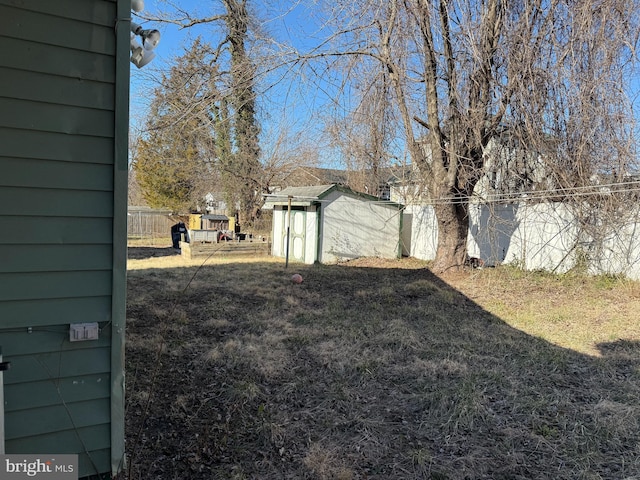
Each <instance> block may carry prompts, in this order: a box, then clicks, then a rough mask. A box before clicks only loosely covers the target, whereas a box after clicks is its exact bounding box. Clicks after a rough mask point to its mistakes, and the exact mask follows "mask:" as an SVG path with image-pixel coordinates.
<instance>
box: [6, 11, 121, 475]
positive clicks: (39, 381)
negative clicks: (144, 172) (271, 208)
mask: <svg viewBox="0 0 640 480" xmlns="http://www.w3.org/2000/svg"><path fill="white" fill-rule="evenodd" d="M129 17H130V3H129V2H126V1H116V0H111V1H109V0H58V1H55V2H52V1H46V0H33V1H29V2H19V1H16V0H0V51H1V52H3V53H2V55H0V112H1V113H0V171H2V175H0V205H2V208H1V210H0V231H1V232H3V234H2V235H1V236H0V286H1V288H0V347H1V348H2V352H3V357H4V360H5V361H10V362H11V369H10V370H8V371H7V372H5V374H4V386H5V392H4V400H5V404H4V408H5V433H6V447H5V449H6V452H7V453H32V454H38V453H43V454H56V453H59V454H62V453H76V454H79V470H80V472H79V474H80V476H81V477H82V476H87V475H92V474H96V473H103V472H115V471H116V470H117V469H118V466H119V465H120V462H121V461H122V458H123V454H124V419H123V417H124V404H123V397H124V381H123V373H122V370H123V351H124V348H123V342H124V317H125V312H124V307H125V305H124V298H125V288H126V285H125V273H126V201H127V195H126V183H127V182H126V176H127V129H128V82H129V62H128V38H129V32H128V29H129V26H128V23H127V21H122V22H121V23H120V24H118V26H117V28H115V29H114V25H116V19H117V18H122V19H125V18H129ZM116 38H118V40H117V41H116ZM116 84H118V88H116ZM84 322H97V323H98V325H99V327H100V332H99V338H98V340H93V341H82V342H70V341H69V328H70V324H71V323H84Z"/></svg>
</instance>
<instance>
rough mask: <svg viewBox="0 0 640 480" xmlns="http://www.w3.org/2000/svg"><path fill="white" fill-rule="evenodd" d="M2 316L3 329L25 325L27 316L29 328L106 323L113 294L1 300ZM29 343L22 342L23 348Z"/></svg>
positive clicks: (1, 334) (5, 335)
mask: <svg viewBox="0 0 640 480" xmlns="http://www.w3.org/2000/svg"><path fill="white" fill-rule="evenodd" d="M0 318H1V319H2V327H3V328H18V327H22V328H24V324H25V319H26V318H28V319H29V327H41V326H49V325H52V324H59V323H63V322H64V323H86V322H106V321H109V320H110V319H111V296H110V295H103V296H95V297H70V298H45V299H42V298H38V299H32V300H29V301H22V300H11V301H4V302H0ZM29 327H27V328H29ZM67 328H68V325H67ZM4 338H7V333H6V331H4V332H3V331H2V330H0V339H4ZM27 346H28V345H21V348H22V349H24V348H26V347H27Z"/></svg>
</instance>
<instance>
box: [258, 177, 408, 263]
mask: <svg viewBox="0 0 640 480" xmlns="http://www.w3.org/2000/svg"><path fill="white" fill-rule="evenodd" d="M263 208H265V209H273V231H272V235H273V237H272V238H273V240H272V254H273V255H274V256H276V257H286V255H287V227H288V226H289V225H290V228H289V229H288V230H289V244H288V256H289V259H290V260H291V261H297V262H303V263H307V264H312V263H315V262H320V263H333V262H339V261H344V260H350V259H354V258H358V257H381V258H398V257H400V256H401V254H402V245H401V238H400V235H401V232H402V205H399V204H396V203H392V202H387V201H381V200H380V199H379V198H377V197H374V196H371V195H366V194H363V193H357V192H354V191H353V190H351V189H349V188H346V187H342V186H339V185H320V186H311V187H289V188H285V189H284V190H282V191H281V192H278V193H277V194H276V195H270V196H268V197H267V201H266V203H265V206H264V207H263ZM289 218H290V223H289Z"/></svg>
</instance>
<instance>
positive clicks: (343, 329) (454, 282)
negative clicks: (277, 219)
mask: <svg viewBox="0 0 640 480" xmlns="http://www.w3.org/2000/svg"><path fill="white" fill-rule="evenodd" d="M170 253H171V252H170V249H159V248H155V249H153V248H144V247H132V248H130V261H129V272H128V282H129V283H128V321H127V413H126V416H127V418H126V436H127V454H128V461H129V466H128V478H130V479H145V480H146V479H156V478H157V479H208V480H210V479H274V480H275V479H341V480H350V479H354V480H355V479H481V478H486V479H542V478H545V479H546V478H549V479H631V478H638V477H639V476H640V363H639V361H640V343H639V342H640V323H639V322H638V321H637V319H638V315H639V314H638V312H639V311H640V284H638V283H634V282H627V281H622V280H616V279H611V278H604V277H599V278H594V279H586V278H584V277H580V276H572V275H564V276H551V275H545V274H540V273H535V274H524V273H521V272H518V271H515V270H512V269H509V268H499V269H484V270H473V271H469V272H464V273H462V274H456V275H449V276H444V277H438V276H435V275H434V274H432V273H431V272H430V271H429V270H428V269H427V268H425V264H424V263H422V262H418V261H415V260H411V259H403V260H388V261H382V260H359V261H353V262H349V263H346V264H342V265H333V266H326V265H320V266H307V265H305V266H299V265H296V264H291V265H289V268H288V269H287V270H285V268H284V264H283V262H281V261H278V260H275V259H271V258H261V259H257V260H253V261H252V260H249V259H247V260H245V261H237V260H235V259H234V260H233V263H231V261H225V260H224V259H222V260H216V261H215V262H213V261H212V260H208V261H207V262H206V263H205V264H204V265H202V260H195V259H194V260H191V261H187V260H184V259H182V258H181V257H180V256H175V255H170ZM165 254H166V256H165ZM296 272H297V273H300V274H302V276H303V277H304V282H303V283H302V284H300V285H296V284H293V283H292V282H291V281H290V277H291V275H292V274H293V273H296Z"/></svg>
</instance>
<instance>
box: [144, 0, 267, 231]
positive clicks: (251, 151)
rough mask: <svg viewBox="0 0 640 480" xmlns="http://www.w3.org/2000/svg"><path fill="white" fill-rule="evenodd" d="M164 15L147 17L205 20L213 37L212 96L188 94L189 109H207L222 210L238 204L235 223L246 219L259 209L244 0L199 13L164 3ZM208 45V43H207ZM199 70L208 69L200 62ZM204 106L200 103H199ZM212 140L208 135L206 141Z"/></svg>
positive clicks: (223, 1) (189, 22) (185, 23)
mask: <svg viewBox="0 0 640 480" xmlns="http://www.w3.org/2000/svg"><path fill="white" fill-rule="evenodd" d="M165 3H166V4H167V5H168V6H169V10H170V13H166V14H163V15H159V16H150V17H148V18H149V19H151V20H155V21H162V22H170V23H174V24H177V25H179V26H180V27H182V28H190V27H193V26H195V25H201V24H210V25H212V26H213V27H214V31H215V37H216V38H218V39H219V40H218V41H217V44H214V46H213V47H211V48H210V49H211V52H213V53H212V56H213V59H212V60H211V61H212V62H213V63H215V66H216V72H217V78H216V79H215V81H216V82H217V83H218V85H216V88H217V93H218V95H217V96H215V97H211V96H204V97H197V98H196V97H194V98H193V99H192V102H191V104H190V105H187V106H185V112H186V111H187V110H190V109H200V110H210V111H212V112H213V114H212V116H211V119H210V120H211V122H210V124H209V125H205V128H208V129H210V130H211V131H212V132H213V135H212V136H213V137H215V140H214V141H215V143H216V148H215V151H216V152H215V154H216V158H217V160H218V163H217V165H218V167H219V170H220V174H221V177H222V180H223V183H224V188H225V197H226V199H227V204H228V208H229V209H231V210H235V208H236V206H238V207H239V213H240V222H241V223H251V222H253V220H255V219H256V217H257V216H258V215H259V213H260V206H261V201H262V193H263V192H262V191H261V188H260V186H261V177H262V165H261V163H260V146H259V134H260V127H259V124H258V118H257V113H256V76H257V73H256V68H255V65H254V61H255V59H254V58H252V57H251V55H250V54H249V52H248V42H249V41H250V27H251V26H252V16H251V14H250V12H249V10H248V7H247V4H248V2H247V0H219V1H217V2H212V4H211V6H212V9H213V10H214V11H216V13H214V14H213V15H207V16H200V15H198V14H195V13H190V12H188V11H186V10H184V9H183V8H182V7H180V6H179V4H175V3H173V2H165ZM212 43H213V42H212ZM200 65H202V66H203V67H204V68H205V69H207V68H211V65H206V62H200ZM203 103H204V104H205V105H202V104H203ZM212 127H213V128H212ZM212 140H213V139H212Z"/></svg>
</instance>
